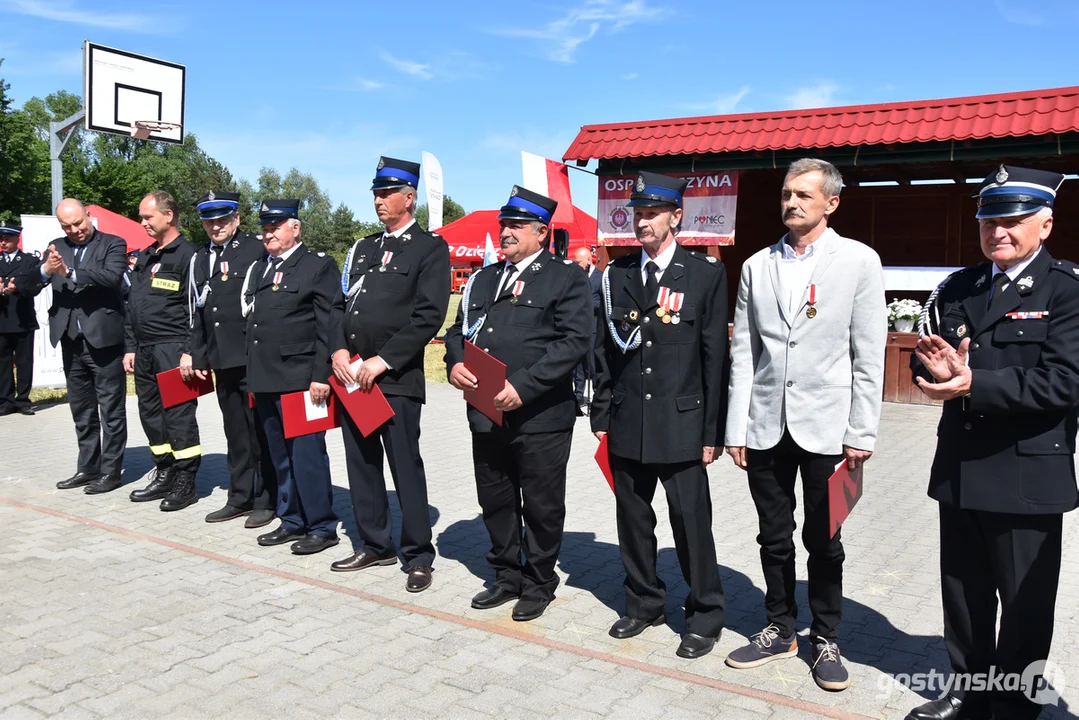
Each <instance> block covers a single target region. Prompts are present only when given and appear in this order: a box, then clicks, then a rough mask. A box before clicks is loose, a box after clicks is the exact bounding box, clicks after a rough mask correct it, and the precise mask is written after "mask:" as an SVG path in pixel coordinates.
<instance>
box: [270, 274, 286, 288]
mask: <svg viewBox="0 0 1079 720" xmlns="http://www.w3.org/2000/svg"><path fill="white" fill-rule="evenodd" d="M284 277H285V273H283V272H280V271H278V272H275V273H274V274H273V284H274V285H280V284H281V279H282V278H284Z"/></svg>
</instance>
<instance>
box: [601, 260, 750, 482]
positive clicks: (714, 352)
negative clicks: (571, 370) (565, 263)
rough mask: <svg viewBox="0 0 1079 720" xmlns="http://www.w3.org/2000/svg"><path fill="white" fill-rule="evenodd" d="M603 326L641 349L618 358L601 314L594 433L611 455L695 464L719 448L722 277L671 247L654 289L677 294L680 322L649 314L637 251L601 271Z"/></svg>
mask: <svg viewBox="0 0 1079 720" xmlns="http://www.w3.org/2000/svg"><path fill="white" fill-rule="evenodd" d="M607 273H608V277H609V279H610V303H611V314H610V317H609V319H610V321H611V322H612V323H613V324H614V327H615V332H616V333H617V334H618V336H619V337H620V338H621V339H622V340H623V341H625V340H628V339H629V337H630V335H631V334H632V333H633V332H634V330H635V329H637V328H639V329H640V336H641V344H640V345H639V346H638V347H637V348H636V349H633V350H629V351H628V352H626V353H625V354H623V353H622V351H621V349H620V348H619V347H618V346H617V345H616V344H615V342H614V340H613V339H612V337H611V335H610V328H609V326H608V325H607V320H608V316H607V314H606V312H604V313H603V314H602V315H601V316H600V321H601V325H600V327H599V328H598V330H597V332H601V333H602V334H603V339H602V342H600V341H599V338H597V342H596V346H597V349H596V390H595V393H594V394H593V397H592V406H591V411H590V413H589V415H590V418H591V424H592V430H593V431H600V430H605V431H607V433H608V443H609V448H610V452H611V453H613V454H615V455H618V456H620V457H624V458H629V459H631V460H637V461H639V462H643V463H680V462H688V461H692V460H700V459H701V457H702V455H703V448H704V447H705V446H713V447H716V448H721V447H722V446H723V430H724V423H725V418H726V416H727V407H726V404H727V403H726V397H727V372H728V366H727V347H728V335H727V271H726V269H725V268H724V267H723V263H721V262H718V261H717V260H716V259H715V258H713V257H708V256H706V255H703V254H701V253H695V252H691V251H688V250H685V249H684V248H682V246H680V245H679V246H677V247H676V248H675V251H674V256H673V257H672V258H671V263H670V265H668V266H667V269H666V270H665V271H664V273H663V276H662V278H660V281H659V286H660V287H661V288H662V287H667V288H670V291H671V292H678V293H684V297H683V304H682V307H681V309H680V311H679V312H678V319H679V322H678V323H674V322H671V323H664V322H663V321H662V318H661V317H660V316H658V315H656V309H657V308H658V307H659V305H658V303H657V302H656V297H655V296H653V297H646V296H645V290H644V283H643V282H642V280H641V251H637V252H634V253H630V254H629V255H624V256H622V257H620V258H618V259H616V260H615V261H614V262H612V263H611V264H610V265H609V266H608V268H607Z"/></svg>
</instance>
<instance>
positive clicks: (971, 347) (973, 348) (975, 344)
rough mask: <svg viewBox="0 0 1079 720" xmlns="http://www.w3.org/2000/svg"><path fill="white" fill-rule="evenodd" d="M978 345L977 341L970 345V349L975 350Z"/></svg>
mask: <svg viewBox="0 0 1079 720" xmlns="http://www.w3.org/2000/svg"><path fill="white" fill-rule="evenodd" d="M979 347H981V346H980V345H978V343H974V344H973V345H971V346H970V349H971V350H977V349H978V348H979Z"/></svg>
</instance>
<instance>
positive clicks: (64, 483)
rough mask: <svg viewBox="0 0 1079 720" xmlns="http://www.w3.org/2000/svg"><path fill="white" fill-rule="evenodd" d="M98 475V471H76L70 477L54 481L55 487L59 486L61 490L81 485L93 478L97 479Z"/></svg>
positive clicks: (88, 482) (86, 483)
mask: <svg viewBox="0 0 1079 720" xmlns="http://www.w3.org/2000/svg"><path fill="white" fill-rule="evenodd" d="M99 476H100V473H88V472H77V473H75V474H74V475H72V476H71V477H69V478H68V479H67V480H61V481H60V482H58V483H56V487H58V488H60V489H61V490H70V489H71V488H77V487H82V486H83V485H89V484H90V483H92V482H93V481H94V480H97V479H98V477H99Z"/></svg>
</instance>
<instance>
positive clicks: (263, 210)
mask: <svg viewBox="0 0 1079 720" xmlns="http://www.w3.org/2000/svg"><path fill="white" fill-rule="evenodd" d="M259 212H270V206H269V205H267V204H266V203H262V209H261V210H260V211H259Z"/></svg>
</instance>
